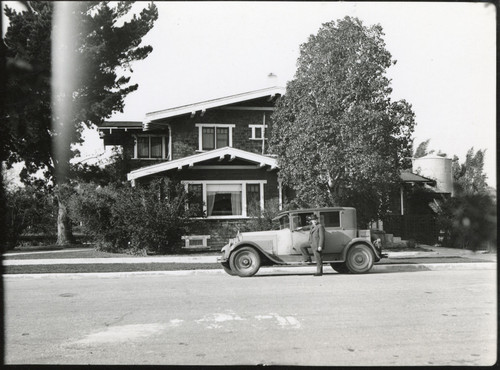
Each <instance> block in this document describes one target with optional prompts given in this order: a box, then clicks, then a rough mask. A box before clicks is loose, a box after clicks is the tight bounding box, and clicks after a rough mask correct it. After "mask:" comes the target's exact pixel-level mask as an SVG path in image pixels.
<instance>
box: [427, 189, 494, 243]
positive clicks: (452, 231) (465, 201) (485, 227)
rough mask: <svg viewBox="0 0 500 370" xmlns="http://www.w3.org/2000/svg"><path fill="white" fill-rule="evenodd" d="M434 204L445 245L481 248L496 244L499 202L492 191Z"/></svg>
mask: <svg viewBox="0 0 500 370" xmlns="http://www.w3.org/2000/svg"><path fill="white" fill-rule="evenodd" d="M431 206H432V208H433V209H434V210H435V211H436V213H437V214H438V218H437V222H438V226H439V228H440V229H441V230H442V231H443V232H444V237H443V241H442V243H441V244H442V245H443V246H444V247H450V248H461V249H471V250H477V249H488V248H489V247H490V246H491V245H496V242H497V233H496V230H497V214H496V204H495V201H494V200H493V199H492V197H491V196H490V195H489V194H487V193H478V194H459V195H458V196H456V197H454V198H450V199H447V200H445V201H441V202H438V201H434V203H433V204H432V205H431Z"/></svg>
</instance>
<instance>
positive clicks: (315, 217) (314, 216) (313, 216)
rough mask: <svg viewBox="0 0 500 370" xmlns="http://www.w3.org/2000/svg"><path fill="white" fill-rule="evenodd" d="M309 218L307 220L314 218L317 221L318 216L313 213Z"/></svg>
mask: <svg viewBox="0 0 500 370" xmlns="http://www.w3.org/2000/svg"><path fill="white" fill-rule="evenodd" d="M308 218H309V221H311V220H316V221H318V216H316V215H315V214H312V215H311V216H309V217H308Z"/></svg>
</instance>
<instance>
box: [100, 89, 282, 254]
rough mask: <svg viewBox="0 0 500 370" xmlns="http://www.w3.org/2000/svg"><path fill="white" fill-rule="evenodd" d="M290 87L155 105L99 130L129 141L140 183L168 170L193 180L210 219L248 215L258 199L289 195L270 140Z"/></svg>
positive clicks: (194, 196)
mask: <svg viewBox="0 0 500 370" xmlns="http://www.w3.org/2000/svg"><path fill="white" fill-rule="evenodd" d="M284 92H285V89H284V88H280V87H270V88H265V89H261V90H256V91H249V92H246V93H241V94H236V95H232V96H227V97H222V98H218V99H213V100H208V101H203V102H199V103H194V104H189V105H183V106H179V107H174V108H169V109H165V110H161V111H156V112H149V113H147V114H146V117H145V120H144V121H143V122H106V123H104V124H103V125H102V126H100V127H99V131H100V132H101V133H102V134H101V136H102V137H103V139H104V145H120V146H122V147H123V151H124V154H125V156H126V157H127V158H130V159H131V161H130V162H131V163H132V164H131V166H132V168H133V169H132V170H131V171H130V172H129V173H128V175H127V178H128V180H129V181H131V182H132V184H133V185H135V184H136V183H138V182H148V181H150V180H151V179H152V178H154V177H165V176H166V177H168V178H170V179H173V180H178V181H180V182H181V183H182V184H184V185H185V187H186V190H187V191H188V193H189V194H191V197H190V199H191V202H195V203H197V204H198V205H199V207H198V209H200V210H202V212H203V214H204V216H206V218H205V221H208V222H210V221H213V224H214V225H215V224H220V222H221V220H222V221H228V220H233V221H234V220H240V221H243V220H245V219H248V218H249V216H250V214H249V210H250V207H257V209H258V208H260V209H262V210H263V209H264V207H266V204H267V203H268V202H270V201H271V200H273V199H275V200H276V201H277V202H278V203H279V204H280V205H281V204H282V202H283V200H284V190H283V188H282V186H281V183H280V181H279V180H278V175H277V170H278V168H277V159H276V158H275V157H273V156H272V155H269V153H268V142H267V140H268V138H269V137H270V133H271V130H272V122H271V115H272V113H273V110H274V106H275V102H276V99H278V98H279V97H280V96H281V95H283V94H284ZM200 216H202V214H200ZM221 243H223V242H222V241H221V240H216V238H213V237H212V238H211V240H209V241H208V245H209V246H210V245H212V246H214V247H218V246H220V245H221Z"/></svg>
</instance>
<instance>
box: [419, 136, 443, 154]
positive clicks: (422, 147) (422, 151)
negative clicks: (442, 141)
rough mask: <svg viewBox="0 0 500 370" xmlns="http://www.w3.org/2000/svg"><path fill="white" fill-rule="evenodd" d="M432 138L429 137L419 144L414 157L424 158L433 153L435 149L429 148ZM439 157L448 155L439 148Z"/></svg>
mask: <svg viewBox="0 0 500 370" xmlns="http://www.w3.org/2000/svg"><path fill="white" fill-rule="evenodd" d="M430 141H431V139H427V140H425V141H422V142H421V143H420V144H419V145H418V146H417V149H415V152H414V153H413V158H422V157H425V156H426V155H429V154H432V153H434V152H435V151H434V150H429V149H428V146H429V142H430ZM436 155H437V156H439V157H446V153H443V152H442V151H441V150H439V151H438V152H437V154H436Z"/></svg>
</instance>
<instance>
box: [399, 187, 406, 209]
mask: <svg viewBox="0 0 500 370" xmlns="http://www.w3.org/2000/svg"><path fill="white" fill-rule="evenodd" d="M400 193H401V215H402V216H403V215H404V214H405V211H404V187H403V184H401V186H400Z"/></svg>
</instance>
